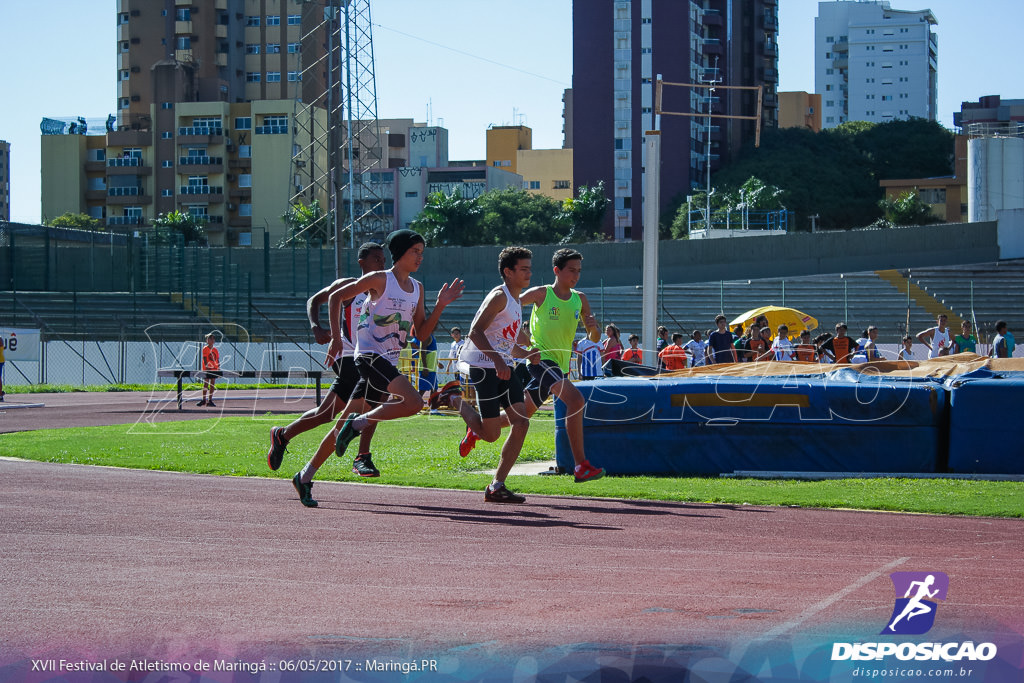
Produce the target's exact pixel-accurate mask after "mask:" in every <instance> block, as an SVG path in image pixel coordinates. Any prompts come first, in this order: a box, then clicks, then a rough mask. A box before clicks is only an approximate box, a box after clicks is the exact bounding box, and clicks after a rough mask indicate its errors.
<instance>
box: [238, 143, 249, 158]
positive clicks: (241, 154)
mask: <svg viewBox="0 0 1024 683" xmlns="http://www.w3.org/2000/svg"><path fill="white" fill-rule="evenodd" d="M238 158H239V159H251V158H252V145H239V146H238Z"/></svg>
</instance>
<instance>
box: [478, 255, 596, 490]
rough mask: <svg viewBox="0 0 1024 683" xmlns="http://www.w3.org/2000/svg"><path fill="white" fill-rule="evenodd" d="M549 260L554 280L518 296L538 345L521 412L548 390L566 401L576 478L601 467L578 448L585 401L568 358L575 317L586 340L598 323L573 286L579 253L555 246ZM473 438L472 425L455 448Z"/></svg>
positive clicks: (587, 476)
mask: <svg viewBox="0 0 1024 683" xmlns="http://www.w3.org/2000/svg"><path fill="white" fill-rule="evenodd" d="M551 264H552V266H553V269H554V272H555V283H554V284H553V285H543V286H540V287H533V288H531V289H528V290H527V291H526V292H524V293H523V295H522V296H520V297H519V303H520V304H522V305H523V306H527V305H530V304H532V305H533V312H532V314H531V315H530V334H531V340H530V342H531V343H532V345H533V346H535V347H537V348H538V349H540V362H539V363H536V364H533V365H530V383H529V385H528V386H527V387H526V394H527V396H526V414H527V417H530V416H532V415H533V414H534V413H535V412H537V407H538V406H540V405H541V404H543V403H544V401H546V400H547V398H548V396H552V395H553V396H554V397H555V398H557V399H558V400H560V401H562V403H564V404H565V430H566V433H567V435H568V437H569V448H570V450H572V458H573V460H574V461H575V462H576V467H575V471H574V474H575V477H576V482H577V483H579V482H584V481H589V480H591V479H600V478H601V477H603V476H604V469H603V468H599V467H594V466H593V465H591V464H590V463H589V462H588V461H587V458H586V455H585V454H584V451H583V407H584V405H585V403H586V401H585V399H584V398H583V394H582V393H580V390H579V389H577V388H576V387H575V386H574V385H573V383H572V382H570V381H569V358H570V356H571V355H572V342H573V338H574V337H575V336H576V328H577V327H579V325H580V323H582V324H583V326H584V327H585V328H586V330H587V335H588V336H589V337H590V339H591V341H595V342H596V341H598V340H599V339H600V338H601V328H599V327H598V325H597V319H596V318H595V317H594V314H593V313H591V311H590V303H589V302H588V301H587V296H586V295H585V294H583V293H582V292H578V291H576V290H575V289H573V287H575V286H576V283H578V282H579V280H580V274H581V272H582V271H583V255H582V254H580V253H579V252H578V251H576V250H575V249H559V250H558V251H556V252H555V254H554V256H553V257H552V258H551ZM523 343H525V340H524V342H523ZM502 418H503V420H502V424H503V426H504V425H508V419H507V416H504V415H503V416H502ZM477 438H478V437H477V435H476V434H475V433H474V432H473V431H472V429H470V430H469V431H467V433H466V436H465V438H464V439H463V440H462V443H461V444H460V445H459V453H460V454H461V455H465V454H467V453H469V451H471V450H472V449H473V446H475V445H476V441H477Z"/></svg>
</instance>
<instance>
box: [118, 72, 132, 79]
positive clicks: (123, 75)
mask: <svg viewBox="0 0 1024 683" xmlns="http://www.w3.org/2000/svg"><path fill="white" fill-rule="evenodd" d="M130 77H131V71H129V70H128V69H121V71H120V72H119V74H118V78H119V79H120V80H122V81H127V80H128V79H129V78H130Z"/></svg>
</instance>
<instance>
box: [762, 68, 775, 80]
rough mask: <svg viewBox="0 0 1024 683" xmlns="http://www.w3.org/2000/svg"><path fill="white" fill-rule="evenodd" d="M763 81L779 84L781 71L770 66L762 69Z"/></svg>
mask: <svg viewBox="0 0 1024 683" xmlns="http://www.w3.org/2000/svg"><path fill="white" fill-rule="evenodd" d="M761 80H762V81H767V82H768V83H778V82H779V70H778V69H775V68H773V67H770V66H766V67H762V68H761Z"/></svg>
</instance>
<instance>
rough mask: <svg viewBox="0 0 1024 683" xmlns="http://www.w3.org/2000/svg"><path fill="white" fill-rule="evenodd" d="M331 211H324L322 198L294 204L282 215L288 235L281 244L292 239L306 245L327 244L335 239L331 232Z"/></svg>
mask: <svg viewBox="0 0 1024 683" xmlns="http://www.w3.org/2000/svg"><path fill="white" fill-rule="evenodd" d="M331 217H332V216H331V212H330V211H324V210H323V208H322V207H321V206H320V200H319V199H314V200H313V201H312V202H310V203H309V204H302V203H298V204H292V205H291V206H289V207H288V211H286V212H285V213H284V215H282V216H281V220H283V221H284V224H285V226H286V227H287V228H288V236H287V237H285V238H284V239H283V240H282V241H281V244H282V245H284V244H286V243H288V242H290V241H292V240H295V241H297V242H300V243H302V244H306V245H311V244H312V245H317V244H326V243H327V242H329V241H331V239H333V237H334V235H333V234H332V233H331Z"/></svg>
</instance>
